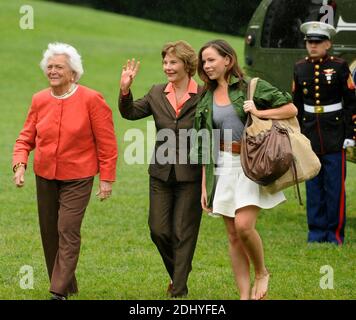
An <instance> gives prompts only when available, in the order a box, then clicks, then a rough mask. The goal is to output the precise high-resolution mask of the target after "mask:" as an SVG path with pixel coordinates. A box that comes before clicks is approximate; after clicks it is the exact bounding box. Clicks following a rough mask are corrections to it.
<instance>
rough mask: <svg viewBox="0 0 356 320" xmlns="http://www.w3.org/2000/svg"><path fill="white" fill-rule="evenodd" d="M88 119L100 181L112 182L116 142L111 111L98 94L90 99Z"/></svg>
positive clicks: (114, 169) (113, 178)
mask: <svg viewBox="0 0 356 320" xmlns="http://www.w3.org/2000/svg"><path fill="white" fill-rule="evenodd" d="M89 110H90V111H89V113H90V121H91V127H92V130H93V135H94V141H95V144H96V149H97V155H98V163H99V174H100V181H108V182H114V181H115V178H116V161H117V142H116V136H115V131H114V123H113V119H112V111H111V109H110V107H109V106H108V105H107V104H106V102H105V100H104V98H103V97H102V96H101V95H100V94H98V93H97V94H96V95H94V96H93V97H92V98H91V101H90V108H89Z"/></svg>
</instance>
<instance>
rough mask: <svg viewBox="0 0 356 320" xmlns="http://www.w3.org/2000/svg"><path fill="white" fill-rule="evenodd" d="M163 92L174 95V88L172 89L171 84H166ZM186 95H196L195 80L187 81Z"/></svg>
mask: <svg viewBox="0 0 356 320" xmlns="http://www.w3.org/2000/svg"><path fill="white" fill-rule="evenodd" d="M164 92H166V93H174V88H173V83H172V82H169V83H168V84H167V86H166V88H165V89H164ZM187 93H194V94H197V93H198V84H197V83H196V82H195V80H194V79H193V78H190V80H189V83H188V89H187Z"/></svg>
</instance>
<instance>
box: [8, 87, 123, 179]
mask: <svg viewBox="0 0 356 320" xmlns="http://www.w3.org/2000/svg"><path fill="white" fill-rule="evenodd" d="M33 149H35V155H34V165H33V169H34V172H35V174H36V175H38V176H41V177H43V178H45V179H49V180H52V179H56V180H71V179H81V178H87V177H92V176H95V175H96V174H97V173H98V172H99V173H100V180H105V181H115V176H116V161H117V143H116V137H115V132H114V124H113V120H112V112H111V109H110V107H109V106H108V105H107V104H106V102H105V100H104V98H103V97H102V96H101V94H100V93H98V92H96V91H94V90H92V89H89V88H87V87H84V86H81V85H79V86H78V88H77V91H76V92H75V93H74V94H73V95H72V96H70V97H69V98H67V99H62V100H61V99H57V98H54V97H53V96H52V95H51V91H50V89H49V88H48V89H45V90H42V91H40V92H38V93H36V94H35V95H34V96H33V97H32V104H31V107H30V110H29V113H28V115H27V119H26V121H25V124H24V127H23V129H22V130H21V132H20V135H19V137H18V139H17V140H16V143H15V146H14V151H13V161H12V164H13V166H14V165H15V164H16V163H19V162H23V163H25V164H27V161H28V155H29V153H30V151H31V150H33Z"/></svg>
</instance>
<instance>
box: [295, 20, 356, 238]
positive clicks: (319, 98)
mask: <svg viewBox="0 0 356 320" xmlns="http://www.w3.org/2000/svg"><path fill="white" fill-rule="evenodd" d="M301 31H302V32H303V33H304V34H305V35H306V36H305V40H307V41H313V40H314V41H324V40H329V39H330V38H331V36H332V35H333V34H335V33H336V31H335V29H334V27H332V26H330V25H327V24H325V23H321V22H307V23H304V24H303V25H302V26H301ZM292 91H293V100H294V104H295V105H296V106H297V108H298V119H299V122H300V125H301V128H302V132H303V133H304V134H305V135H306V136H307V137H308V138H309V139H310V141H311V144H312V148H313V150H314V152H315V153H316V154H317V155H318V157H319V159H320V162H321V165H322V166H321V170H320V172H319V174H318V175H317V176H316V177H315V178H313V179H311V180H309V181H307V182H306V192H307V217H308V226H309V234H308V241H309V242H332V243H336V244H342V243H343V241H344V228H345V221H346V211H345V207H346V203H345V200H346V197H345V178H346V159H345V150H344V149H343V148H346V147H347V146H354V144H355V136H356V129H355V128H356V125H355V123H356V121H355V120H353V119H352V115H353V114H355V109H356V97H355V84H354V82H353V80H352V77H351V74H350V70H349V67H348V64H347V62H346V61H345V60H343V59H341V58H338V57H334V56H330V55H328V54H326V55H325V56H324V57H321V58H318V59H313V58H311V57H306V58H305V59H303V60H301V61H298V62H297V63H296V64H295V67H294V82H293V90H292Z"/></svg>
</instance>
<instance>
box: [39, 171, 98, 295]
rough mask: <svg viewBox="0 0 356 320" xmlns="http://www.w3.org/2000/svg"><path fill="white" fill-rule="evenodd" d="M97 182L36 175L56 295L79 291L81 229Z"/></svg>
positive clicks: (44, 234) (43, 236)
mask: <svg viewBox="0 0 356 320" xmlns="http://www.w3.org/2000/svg"><path fill="white" fill-rule="evenodd" d="M93 180H94V178H93V177H90V178H86V179H79V180H65V181H60V180H47V179H44V178H42V177H40V176H36V187H37V204H38V213H39V223H40V231H41V238H42V245H43V250H44V254H45V258H46V265H47V271H48V275H49V279H50V282H51V286H50V291H51V292H52V293H57V294H60V295H64V296H67V295H71V294H75V293H77V292H78V287H77V280H76V278H75V269H76V267H77V262H78V258H79V251H80V243H81V237H80V228H81V224H82V220H83V217H84V213H85V210H86V208H87V205H88V203H89V199H90V195H91V190H92V187H93Z"/></svg>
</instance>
